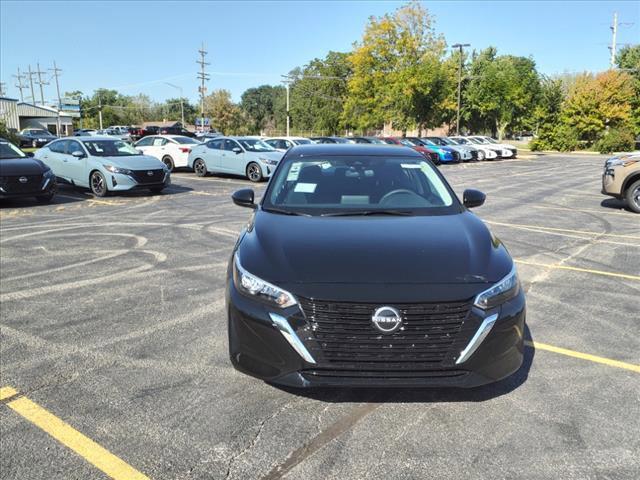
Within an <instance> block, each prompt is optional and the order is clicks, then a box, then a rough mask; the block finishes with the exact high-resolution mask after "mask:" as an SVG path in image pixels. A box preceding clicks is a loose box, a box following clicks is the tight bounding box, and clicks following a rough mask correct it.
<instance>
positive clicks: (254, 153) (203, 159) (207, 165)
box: [189, 137, 283, 182]
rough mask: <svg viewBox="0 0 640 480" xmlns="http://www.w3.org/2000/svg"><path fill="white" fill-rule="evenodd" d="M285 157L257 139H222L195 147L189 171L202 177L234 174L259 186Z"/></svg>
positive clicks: (190, 155) (190, 156)
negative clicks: (213, 174)
mask: <svg viewBox="0 0 640 480" xmlns="http://www.w3.org/2000/svg"><path fill="white" fill-rule="evenodd" d="M282 156H283V154H282V152H279V151H277V150H275V149H274V148H272V147H271V146H270V145H269V144H267V143H264V142H263V141H262V140H260V139H258V138H255V137H220V138H214V139H213V140H209V141H208V142H206V143H203V144H201V145H197V146H195V147H194V148H193V149H192V150H191V153H190V154H189V167H190V168H193V170H194V171H195V172H196V175H198V176H199V177H204V176H206V175H207V174H209V173H230V174H233V175H242V176H245V177H247V178H248V179H249V180H251V181H252V182H259V181H261V180H263V179H265V178H268V177H270V176H271V174H272V173H273V171H274V170H275V168H276V166H277V165H278V162H279V161H280V159H281V158H282Z"/></svg>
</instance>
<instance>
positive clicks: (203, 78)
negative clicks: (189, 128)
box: [196, 42, 211, 131]
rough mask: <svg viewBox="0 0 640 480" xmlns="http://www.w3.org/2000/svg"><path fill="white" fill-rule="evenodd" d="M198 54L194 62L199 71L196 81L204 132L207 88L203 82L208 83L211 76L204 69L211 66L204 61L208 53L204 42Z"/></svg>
mask: <svg viewBox="0 0 640 480" xmlns="http://www.w3.org/2000/svg"><path fill="white" fill-rule="evenodd" d="M198 53H199V54H200V60H196V63H198V64H200V71H199V72H198V75H197V78H198V80H200V86H199V87H198V90H199V92H200V128H201V129H202V130H203V131H204V96H205V94H206V93H207V87H206V86H205V84H204V82H208V81H209V80H210V79H211V76H210V75H209V74H208V73H207V72H206V71H205V69H204V68H205V66H206V65H211V64H210V63H209V62H206V61H205V58H206V56H207V53H208V52H207V51H206V50H205V49H204V42H203V43H202V48H200V50H198Z"/></svg>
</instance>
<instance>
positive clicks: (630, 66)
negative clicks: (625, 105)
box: [616, 45, 640, 135]
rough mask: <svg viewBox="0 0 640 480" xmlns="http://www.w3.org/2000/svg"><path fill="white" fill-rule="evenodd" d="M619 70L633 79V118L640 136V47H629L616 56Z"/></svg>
mask: <svg viewBox="0 0 640 480" xmlns="http://www.w3.org/2000/svg"><path fill="white" fill-rule="evenodd" d="M616 64H617V65H618V68H620V69H621V70H623V71H625V72H627V73H628V74H629V75H631V76H632V77H633V90H634V96H633V99H632V100H631V116H632V118H633V128H634V132H635V134H636V135H640V45H628V46H626V47H624V48H622V49H621V50H620V51H619V52H618V55H616Z"/></svg>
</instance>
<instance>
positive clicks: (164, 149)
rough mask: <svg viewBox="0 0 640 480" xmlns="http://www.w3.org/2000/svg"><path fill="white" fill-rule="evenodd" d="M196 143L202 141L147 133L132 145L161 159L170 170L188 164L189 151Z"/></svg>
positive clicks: (179, 136) (180, 136)
mask: <svg viewBox="0 0 640 480" xmlns="http://www.w3.org/2000/svg"><path fill="white" fill-rule="evenodd" d="M198 145H202V143H201V142H199V141H198V140H196V139H193V138H189V137H183V136H182V135H149V136H147V137H144V138H141V139H140V140H138V141H137V142H136V144H135V145H134V146H135V147H136V148H137V149H138V150H140V151H141V152H142V153H144V154H145V155H150V156H152V157H156V158H157V159H158V160H162V163H164V164H165V165H166V166H167V168H168V169H169V171H172V170H173V169H174V168H180V167H187V166H189V152H191V149H192V148H194V147H197V146H198Z"/></svg>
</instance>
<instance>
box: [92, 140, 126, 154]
mask: <svg viewBox="0 0 640 480" xmlns="http://www.w3.org/2000/svg"><path fill="white" fill-rule="evenodd" d="M83 143H84V146H85V147H87V150H89V153H90V154H91V155H94V156H96V157H130V156H133V155H139V153H138V151H137V150H136V149H135V148H134V147H133V146H132V145H129V144H128V143H126V142H123V141H122V140H85V141H84V142H83Z"/></svg>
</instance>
